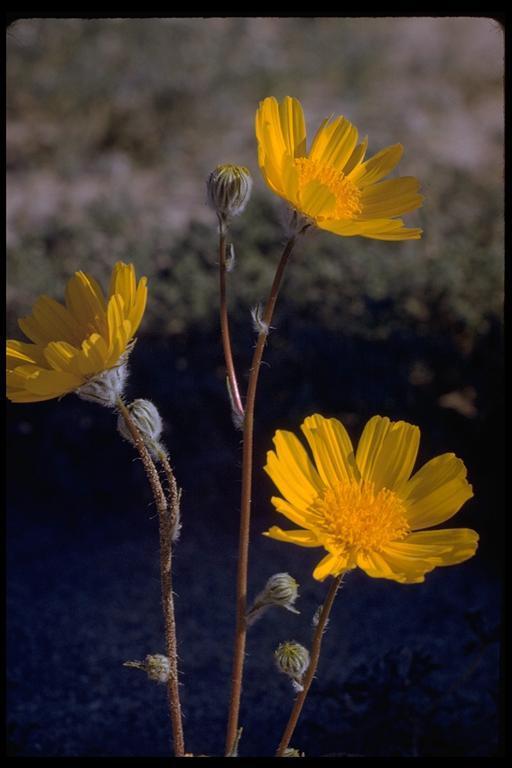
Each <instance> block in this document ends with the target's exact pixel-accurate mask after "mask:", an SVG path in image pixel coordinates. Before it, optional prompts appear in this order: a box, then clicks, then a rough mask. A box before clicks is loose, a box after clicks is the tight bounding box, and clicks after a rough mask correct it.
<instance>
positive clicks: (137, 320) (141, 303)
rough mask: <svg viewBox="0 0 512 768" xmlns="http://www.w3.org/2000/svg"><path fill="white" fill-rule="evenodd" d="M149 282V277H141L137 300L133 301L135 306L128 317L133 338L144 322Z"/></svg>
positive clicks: (136, 295) (136, 293)
mask: <svg viewBox="0 0 512 768" xmlns="http://www.w3.org/2000/svg"><path fill="white" fill-rule="evenodd" d="M147 282H148V280H147V277H141V279H140V280H139V284H138V286H137V290H136V292H135V299H134V301H133V306H132V308H131V310H130V313H129V315H128V320H129V321H130V325H131V334H132V336H133V335H134V334H135V333H136V331H137V330H138V328H139V325H140V324H141V321H142V317H143V315H144V312H145V310H146V302H147V298H148V288H147Z"/></svg>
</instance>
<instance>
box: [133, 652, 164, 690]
mask: <svg viewBox="0 0 512 768" xmlns="http://www.w3.org/2000/svg"><path fill="white" fill-rule="evenodd" d="M123 667H132V668H133V669H142V670H143V671H144V672H145V673H146V674H147V676H148V678H149V679H150V680H153V681H154V682H155V683H166V682H167V681H168V679H169V675H170V666H169V659H168V658H167V656H163V655H162V654H161V653H154V654H148V655H147V656H146V658H145V659H144V661H125V662H124V664H123Z"/></svg>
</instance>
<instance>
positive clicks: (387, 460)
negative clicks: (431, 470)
mask: <svg viewBox="0 0 512 768" xmlns="http://www.w3.org/2000/svg"><path fill="white" fill-rule="evenodd" d="M419 440H420V430H419V429H418V427H415V426H414V425H413V424H408V423H407V422H405V421H395V422H392V421H390V420H389V419H388V418H387V416H384V417H382V416H374V417H373V418H371V419H370V420H369V421H368V423H367V424H366V426H365V428H364V430H363V434H362V435H361V438H360V440H359V445H358V446H357V453H356V463H357V466H358V467H359V471H360V472H361V476H362V478H363V479H364V480H367V481H369V482H372V483H374V484H375V492H378V491H380V490H381V488H388V489H390V490H396V489H399V488H400V487H401V485H402V484H403V483H404V482H405V481H406V480H408V479H409V476H410V474H411V472H412V469H413V467H414V463H415V461H416V456H417V453H418V445H419Z"/></svg>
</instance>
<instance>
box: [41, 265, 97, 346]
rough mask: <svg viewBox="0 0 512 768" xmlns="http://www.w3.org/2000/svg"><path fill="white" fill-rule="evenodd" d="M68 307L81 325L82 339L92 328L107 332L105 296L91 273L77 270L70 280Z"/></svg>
mask: <svg viewBox="0 0 512 768" xmlns="http://www.w3.org/2000/svg"><path fill="white" fill-rule="evenodd" d="M66 307H67V308H68V310H69V312H70V313H71V314H72V315H73V317H74V318H75V320H76V321H77V322H78V323H79V325H80V327H81V330H82V338H81V341H82V340H83V339H84V338H85V336H87V335H88V334H89V333H91V331H92V330H95V331H97V332H98V333H105V329H106V317H105V312H106V304H105V297H104V295H103V291H102V289H101V288H100V286H99V285H98V283H97V282H96V280H95V279H94V278H93V277H91V275H87V274H85V272H77V273H76V274H75V275H73V277H72V278H71V279H70V280H69V282H68V284H67V286H66ZM53 338H54V340H57V339H58V338H59V337H58V336H54V337H53Z"/></svg>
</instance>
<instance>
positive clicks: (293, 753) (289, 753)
mask: <svg viewBox="0 0 512 768" xmlns="http://www.w3.org/2000/svg"><path fill="white" fill-rule="evenodd" d="M283 757H304V752H299V750H298V749H294V748H293V747H287V748H286V749H285V751H284V752H283Z"/></svg>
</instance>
